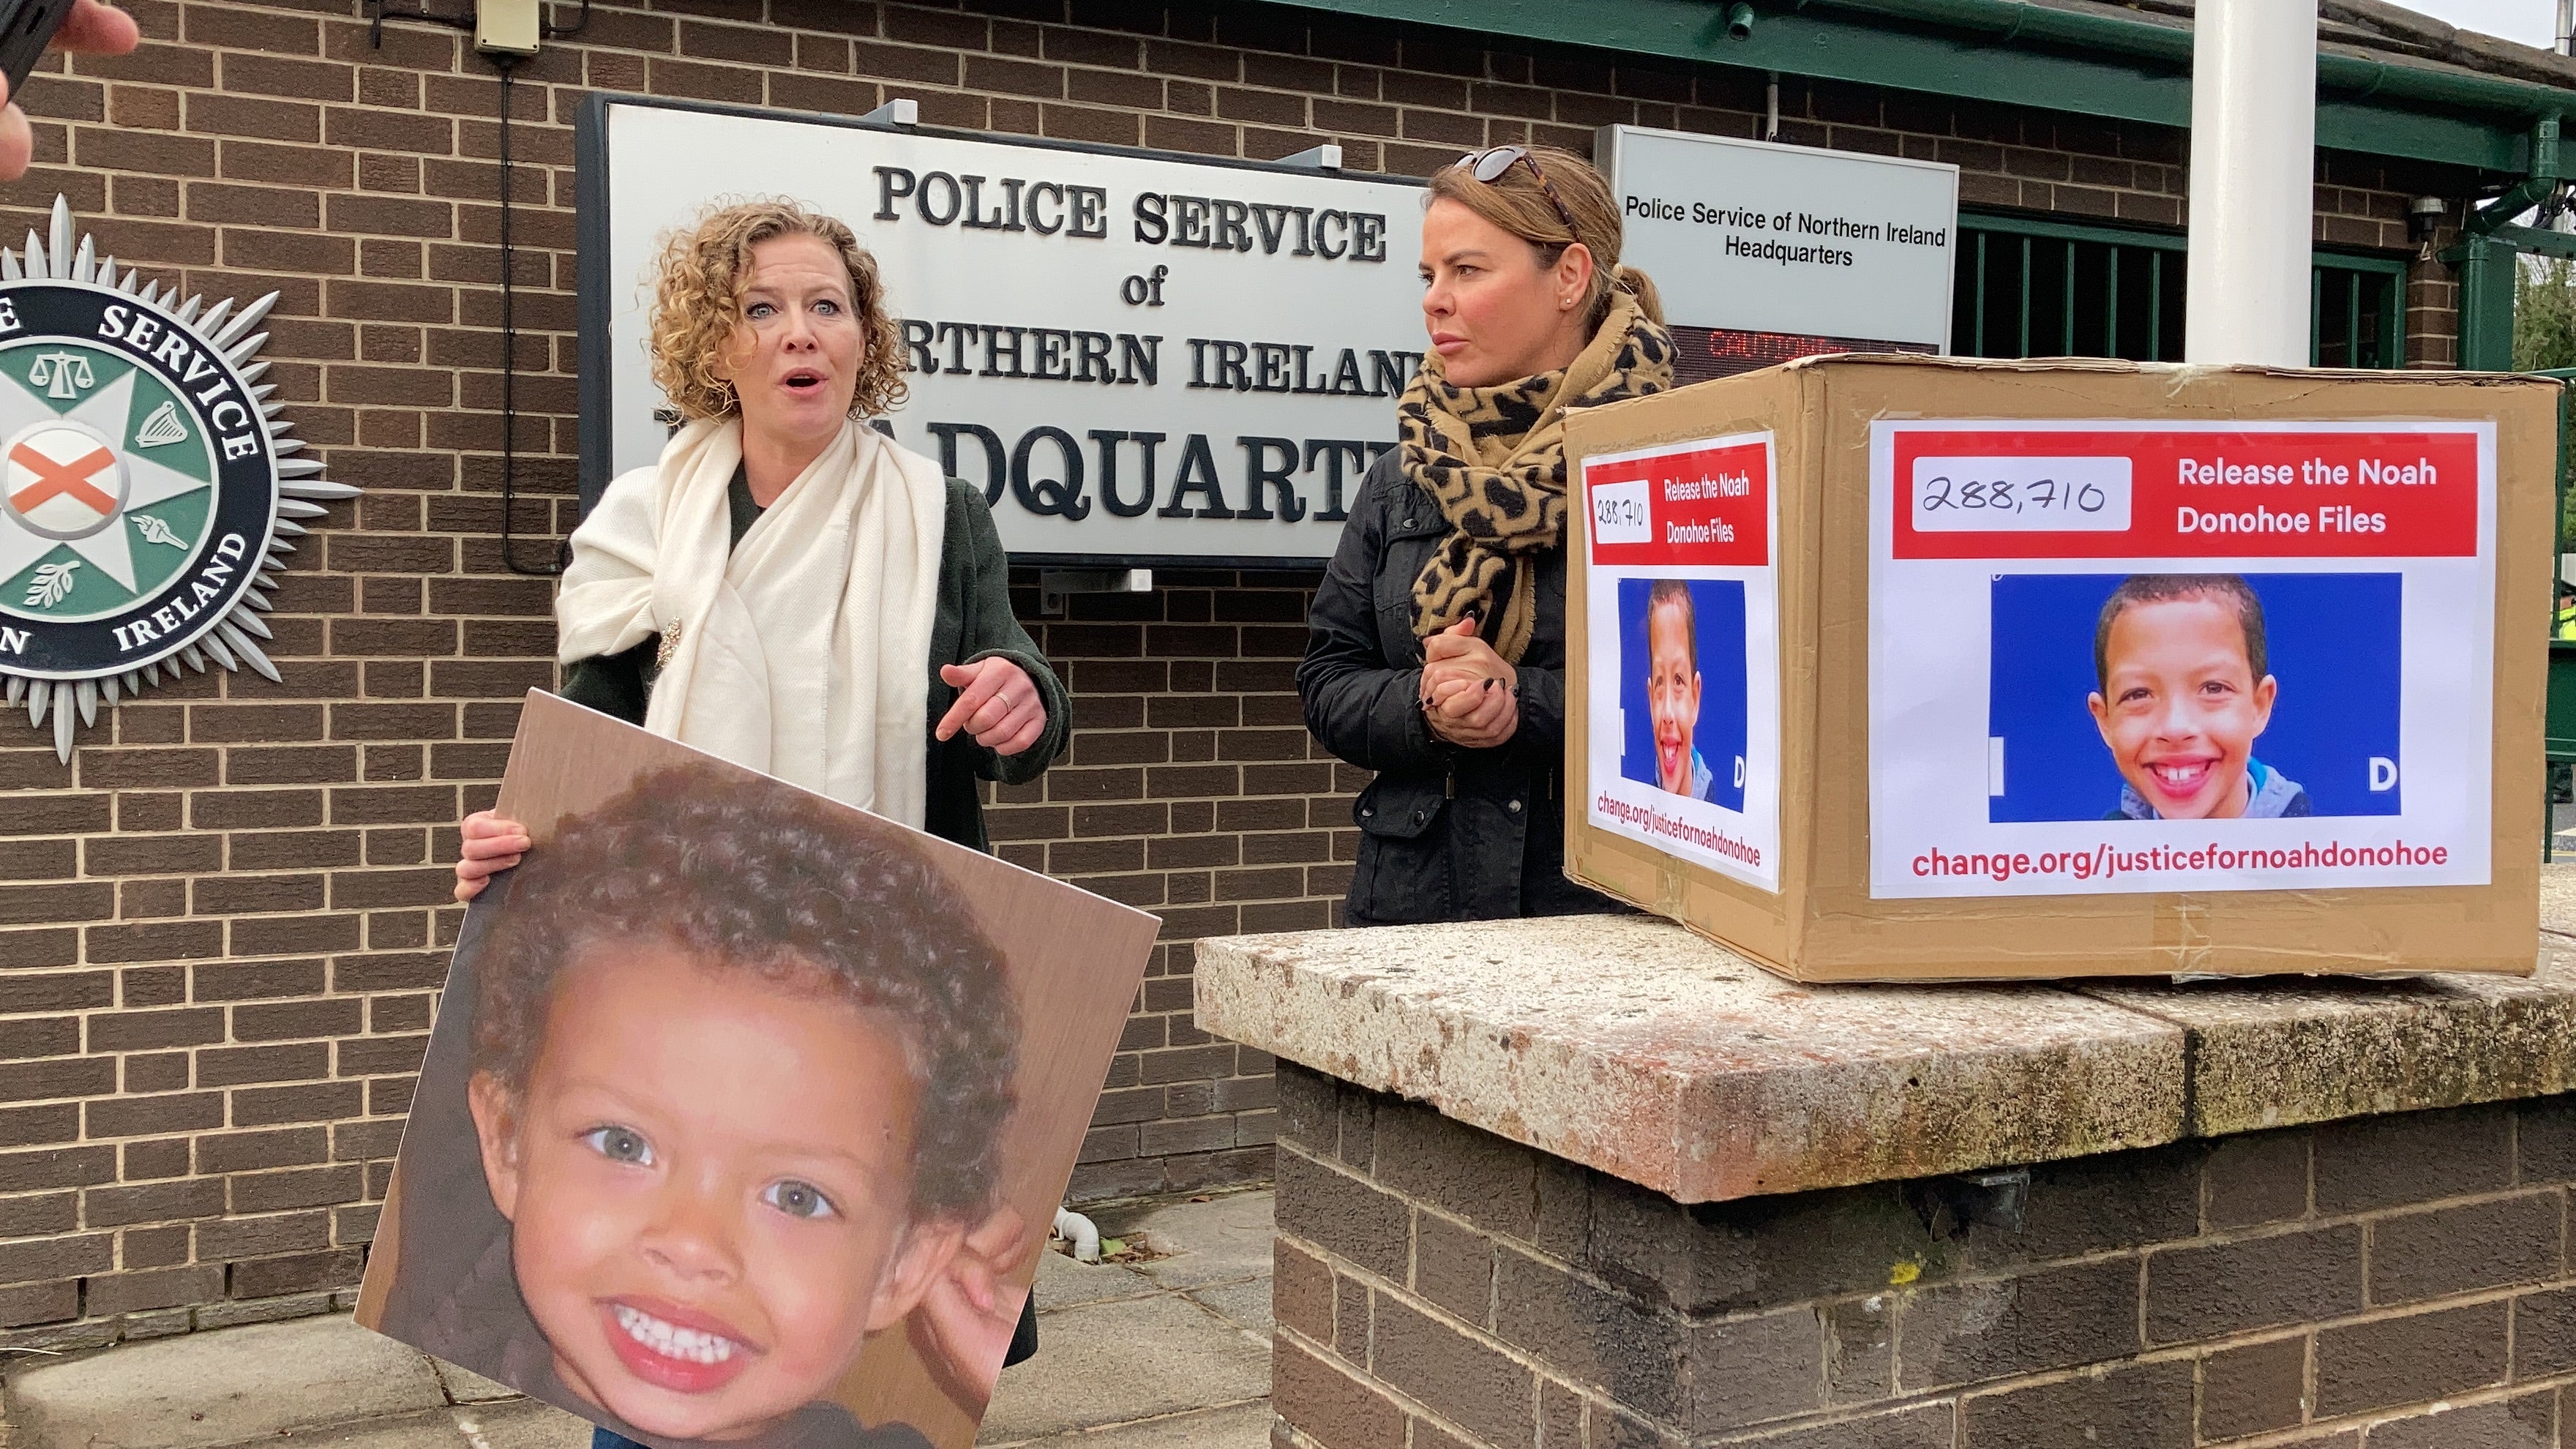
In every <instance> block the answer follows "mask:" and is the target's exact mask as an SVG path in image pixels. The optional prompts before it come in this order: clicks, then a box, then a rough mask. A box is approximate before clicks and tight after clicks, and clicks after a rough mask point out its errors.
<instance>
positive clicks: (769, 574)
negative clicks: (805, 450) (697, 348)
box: [555, 419, 948, 828]
mask: <svg viewBox="0 0 2576 1449" xmlns="http://www.w3.org/2000/svg"><path fill="white" fill-rule="evenodd" d="M741 462H742V424H741V422H740V421H739V420H730V419H729V420H725V421H720V422H719V421H700V422H695V423H691V424H690V425H689V426H687V427H685V428H683V429H681V430H680V433H679V435H678V436H677V437H675V438H673V439H672V440H671V443H670V446H669V447H667V448H665V449H663V450H662V461H661V462H660V463H659V464H658V465H656V466H654V467H651V468H638V469H636V470H635V471H633V472H631V473H627V474H625V475H623V476H621V477H619V478H617V479H616V480H615V481H614V482H611V483H610V484H609V485H608V491H607V492H606V493H605V494H603V495H601V497H600V500H599V505H598V506H597V507H596V508H594V509H592V510H591V514H590V517H589V518H588V519H586V520H584V521H583V523H582V525H581V527H580V528H579V529H577V530H575V531H574V533H573V536H572V562H571V564H570V565H569V566H568V567H566V568H565V570H564V575H563V588H562V591H561V592H560V593H559V594H558V595H557V596H556V598H555V629H556V656H557V658H558V659H560V660H561V661H562V662H564V663H566V664H569V663H571V662H573V661H574V660H577V659H586V658H589V657H592V656H594V655H601V654H615V653H617V652H619V651H621V650H625V649H631V648H633V647H634V646H636V645H637V644H639V643H642V642H643V641H644V639H645V638H646V637H647V636H649V635H653V634H660V635H661V636H662V645H661V674H660V677H659V678H658V679H657V680H656V681H655V683H654V685H653V694H652V700H651V703H650V704H649V705H648V706H647V708H646V711H645V716H644V727H645V728H646V729H648V730H651V731H652V732H653V733H655V734H657V735H661V736H664V737H665V738H668V739H675V740H678V741H680V742H681V743H682V744H686V745H690V746H692V747H694V748H697V749H701V750H705V751H706V752H708V753H709V754H713V755H716V756H719V757H720V758H723V759H727V760H731V761H732V762H734V763H735V764H738V765H743V766H746V767H748V768H750V769H754V770H759V771H762V772H764V773H766V774H770V775H774V776H776V777H777V778H779V779H781V780H785V781H786V782H788V783H789V784H791V785H799V786H803V787H804V788H806V789H808V790H813V791H817V792H819V793H821V794H824V795H828V796H830V797H831V798H833V799H835V800H839V801H841V802H843V803H845V804H850V805H856V806H858V807H860V808H861V809H864V810H871V811H874V812H875V813H877V814H879V815H882V816H885V817H886V818H888V819H890V820H897V821H901V822H902V823H904V824H906V825H910V826H913V827H915V828H919V826H920V825H921V823H922V809H923V797H924V791H925V788H926V777H927V762H928V753H929V749H928V745H929V741H928V729H929V719H928V710H929V703H930V699H929V682H930V681H929V660H930V631H931V622H932V619H933V616H934V614H935V612H936V610H937V607H938V599H937V594H938V588H939V549H940V543H941V533H942V532H943V530H944V526H945V524H946V521H947V513H948V485H947V480H946V479H945V478H943V477H942V476H941V475H940V471H939V468H938V465H936V464H934V463H932V462H931V461H930V460H929V459H927V458H924V457H922V456H920V455H919V454H916V453H912V452H908V451H906V450H905V449H903V448H900V447H898V446H896V445H895V444H894V443H892V442H891V441H889V440H887V439H886V438H885V437H883V436H882V435H880V434H879V433H877V432H876V431H875V430H874V429H872V428H869V427H866V426H864V425H862V424H860V423H856V422H853V423H849V424H847V425H845V426H844V427H843V428H842V429H841V435H840V436H839V437H838V438H836V439H834V440H833V442H832V444H831V446H829V447H827V448H825V449H824V450H823V454H822V456H821V457H818V458H816V459H815V460H814V462H813V464H812V465H811V466H810V467H808V468H806V470H805V471H804V472H803V473H800V474H798V475H797V477H796V480H795V481H794V482H792V483H790V484H788V485H787V491H786V492H784V493H781V494H780V495H779V496H778V500H777V502H775V503H773V504H772V505H770V507H769V508H768V510H767V511H765V512H764V513H762V514H761V516H760V518H759V520H758V521H757V522H755V523H754V524H752V526H751V529H750V531H749V532H747V533H745V534H744V535H743V538H742V543H741V544H740V545H739V546H732V545H731V543H730V538H731V513H730V508H729V505H728V503H727V501H726V496H725V494H726V490H727V488H728V487H729V486H730V485H731V483H732V481H733V475H734V470H735V469H736V468H737V467H738V466H739V465H740V464H741Z"/></svg>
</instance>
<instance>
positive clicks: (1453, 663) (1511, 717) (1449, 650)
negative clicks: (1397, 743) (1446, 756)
mask: <svg viewBox="0 0 2576 1449" xmlns="http://www.w3.org/2000/svg"><path fill="white" fill-rule="evenodd" d="M1422 659H1423V663H1422V717H1423V720H1424V722H1425V723H1426V724H1428V725H1429V726H1430V727H1431V732H1432V733H1433V734H1435V735H1438V736H1439V737H1440V738H1441V739H1443V740H1446V741H1448V742H1449V743H1450V744H1453V745H1456V746H1458V747H1459V748H1461V749H1468V750H1489V749H1492V748H1493V747H1495V746H1496V745H1500V744H1503V743H1505V742H1506V741H1508V740H1510V739H1511V737H1512V733H1513V731H1515V730H1517V729H1519V728H1520V722H1521V719H1520V700H1519V696H1518V694H1517V691H1518V690H1519V688H1520V671H1519V670H1517V669H1514V668H1513V667H1512V664H1511V661H1510V660H1508V659H1505V658H1504V657H1503V656H1501V655H1499V654H1497V653H1495V652H1494V649H1493V646H1492V645H1490V644H1487V643H1486V642H1485V641H1484V640H1482V639H1479V638H1477V637H1476V618H1475V616H1474V615H1472V614H1470V615H1468V616H1467V617H1466V618H1464V619H1461V620H1459V621H1458V622H1457V623H1455V624H1452V625H1450V626H1449V627H1448V628H1446V629H1443V630H1441V631H1439V632H1438V633H1436V634H1433V635H1432V636H1431V637H1430V638H1427V639H1425V640H1423V641H1422Z"/></svg>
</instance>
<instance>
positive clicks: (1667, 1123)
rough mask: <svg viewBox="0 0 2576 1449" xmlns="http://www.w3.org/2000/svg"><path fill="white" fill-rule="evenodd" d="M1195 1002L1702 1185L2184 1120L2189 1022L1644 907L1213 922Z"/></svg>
mask: <svg viewBox="0 0 2576 1449" xmlns="http://www.w3.org/2000/svg"><path fill="white" fill-rule="evenodd" d="M1195 955H1196V959H1197V966H1196V968H1195V973H1196V978H1197V988H1196V989H1197V999H1198V1024H1199V1025H1200V1026H1202V1027H1204V1028H1206V1029H1208V1030H1210V1031H1213V1032H1215V1033H1217V1034H1219V1035H1221V1036H1226V1037H1231V1038H1233V1039H1234V1040H1236V1041H1239V1042H1242V1043H1245V1044H1246V1045H1249V1046H1252V1047H1255V1048H1258V1049H1259V1050H1262V1051H1266V1052H1270V1053H1273V1054H1275V1055H1277V1056H1281V1057H1285V1058H1287V1059H1289V1060H1291V1061H1296V1062H1302V1063H1304V1064H1306V1065H1308V1066H1311V1067H1314V1068H1316V1069H1317V1070H1319V1071H1323V1072H1327V1073H1330V1074H1331V1075H1333V1076H1336V1077H1340V1078H1342V1079H1344V1080H1346V1081H1353V1082H1357V1083H1359V1084H1361V1085H1363V1086H1366V1087H1371V1088H1374V1089H1376V1090H1378V1091H1383V1092H1393V1093H1397V1094H1399V1095H1402V1096H1406V1097H1410V1098H1413V1099H1415V1100H1418V1101H1422V1102H1427V1103H1429V1104H1430V1105H1431V1106H1433V1107H1435V1108H1437V1109H1438V1110H1439V1111H1441V1112H1442V1113H1444V1114H1445V1115H1447V1116H1449V1117H1451V1118H1454V1119H1456V1120H1458V1121H1461V1122H1466V1123H1468V1124H1470V1125H1473V1126H1477V1127H1481V1128H1484V1129H1485V1130H1486V1131H1489V1132H1493V1133H1496V1134H1499V1135H1501V1136H1503V1137H1506V1138H1509V1139H1511V1140H1513V1141H1516V1142H1520V1143H1524V1144H1526V1145H1528V1146H1531V1147H1535V1148H1538V1149H1539V1150H1541V1151H1544V1152H1549V1153H1552V1154H1554V1155H1556V1156H1559V1157H1564V1158H1570V1159H1572V1160H1573V1161H1576V1162H1581V1163H1585V1164H1587V1165H1589V1166H1592V1167H1596V1168H1599V1169H1600V1170H1602V1171H1604V1172H1608V1173H1611V1174H1613V1175H1614V1176H1618V1177H1622V1178H1626V1179H1627V1180H1629V1181H1631V1182H1635V1183H1639V1184H1642V1185H1644V1186H1646V1187H1649V1188H1652V1189H1654V1190H1655V1191H1657V1192H1661V1193H1663V1194H1665V1195H1666V1196H1669V1197H1673V1198H1676V1199H1678V1200H1680V1201H1683V1202H1704V1201H1710V1200H1722V1199H1729V1198H1739V1197H1747V1196H1751V1195H1754V1194H1757V1193H1780V1192H1797V1191H1803V1190H1807V1189H1811V1188H1821V1187H1841V1186H1847V1185H1850V1184H1854V1183H1864V1182H1878V1181H1884V1180H1887V1179H1891V1178H1905V1177H1921V1176H1926V1175H1930V1174H1934V1173H1943V1172H1958V1171H1964V1170H1967V1169H1970V1168H1976V1167H1985V1166H1991V1165H1994V1164H1997V1163H2026V1162H2041V1161H2048V1160H2052V1159H2056V1158H2062V1157H2077V1156H2084V1155H2088V1154H2092V1153H2097V1152H2108V1151H2113V1150H2116V1149H2119V1148H2123V1147H2138V1146H2146V1145H2150V1144H2154V1143H2159V1142H2167V1141H2171V1140H2172V1139H2173V1138H2174V1137H2175V1136H2176V1135H2177V1134H2179V1133H2180V1132H2181V1130H2182V1127H2183V1102H2184V1077H2185V1074H2184V1070H2183V1066H2184V1054H2183V1047H2184V1034H2183V1031H2182V1029H2181V1028H2179V1027H2177V1026H2175V1025H2173V1024H2172V1023H2170V1022H2167V1021H2163V1020H2160V1019H2158V1018H2155V1017H2152V1016H2147V1015H2144V1014H2141V1013H2139V1012H2135V1011H2130V1010H2127V1009H2124V1008H2122V1007H2119V1006H2116V1005H2114V1004H2112V1003H2110V1002H2107V1001H2102V1000H2098V999H2096V998H2093V997H2090V996H2086V995H2084V994H2082V993H2080V992H2075V991H2069V990H2065V989H2062V988H2058V987H2054V986H2029V985H2023V986H2012V987H1991V986H1816V985H1801V984H1798V983H1795V982H1790V981H1786V980H1783V979H1782V978H1780V977H1777V976H1774V975H1772V974H1771V973H1770V972H1767V971H1765V970H1763V969H1761V968H1760V967H1758V966H1756V965H1754V964H1753V963H1752V962H1750V961H1747V960H1745V959H1744V958H1743V957H1741V956H1738V955H1736V954H1735V953H1733V952H1731V951H1728V950H1726V949H1724V948H1723V947H1720V946H1717V945H1714V944H1712V943H1710V942H1708V941H1705V940H1702V939H1701V938H1699V937H1697V936H1694V935H1692V934H1690V933H1689V932H1688V931H1686V930H1683V929H1682V928H1681V927H1679V926H1677V925H1674V924H1672V923H1671V922H1668V921H1663V920H1658V919H1655V918H1652V917H1645V916H1606V917H1605V916H1570V917H1557V918H1553V919H1533V920H1515V921H1488V922H1469V923H1459V924H1449V925H1436V926H1397V927H1379V928H1375V929H1371V930H1365V931H1315V932H1303V933H1297V934H1289V935H1275V936H1238V937H1231V938H1224V939H1217V940H1207V941H1201V942H1200V943H1198V945H1197V947H1196V949H1195Z"/></svg>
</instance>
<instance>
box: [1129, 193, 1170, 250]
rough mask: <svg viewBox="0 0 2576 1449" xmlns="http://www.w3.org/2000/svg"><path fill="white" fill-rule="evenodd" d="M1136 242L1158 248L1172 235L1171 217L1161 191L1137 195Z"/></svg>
mask: <svg viewBox="0 0 2576 1449" xmlns="http://www.w3.org/2000/svg"><path fill="white" fill-rule="evenodd" d="M1135 213H1136V240H1138V241H1140V242H1143V243H1144V244H1145V245H1147V246H1149V247H1158V246H1161V245H1162V244H1163V241H1164V239H1165V238H1167V237H1169V236H1170V235H1171V234H1172V220H1171V216H1170V214H1169V212H1168V210H1167V208H1166V206H1165V203H1164V201H1163V193H1161V192H1159V191H1140V192H1138V193H1136V207H1135Z"/></svg>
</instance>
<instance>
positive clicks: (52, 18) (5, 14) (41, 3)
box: [0, 0, 72, 101]
mask: <svg viewBox="0 0 2576 1449" xmlns="http://www.w3.org/2000/svg"><path fill="white" fill-rule="evenodd" d="M71 13H72V0H0V75H6V76H7V77H8V78H9V99H11V100H13V101H14V100H16V99H18V93H19V91H20V90H21V89H22V88H23V87H25V85H26V84H27V77H28V76H29V75H30V74H32V73H33V72H34V71H35V69H36V62H37V61H38V60H39V59H40V58H42V57H43V55H44V53H45V47H46V45H48V44H49V43H51V42H52V40H53V38H54V32H55V31H56V30H58V29H60V28H61V27H62V23H63V17H65V16H67V15H69V14H71Z"/></svg>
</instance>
